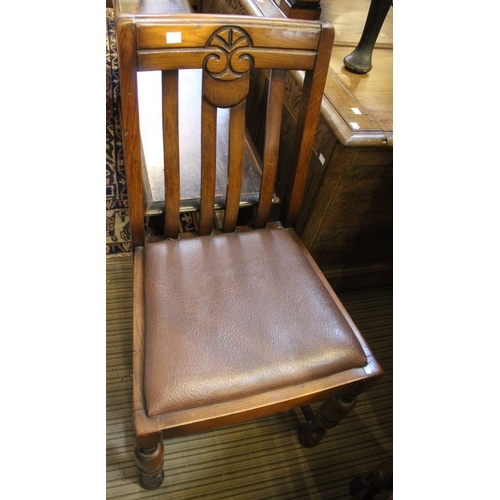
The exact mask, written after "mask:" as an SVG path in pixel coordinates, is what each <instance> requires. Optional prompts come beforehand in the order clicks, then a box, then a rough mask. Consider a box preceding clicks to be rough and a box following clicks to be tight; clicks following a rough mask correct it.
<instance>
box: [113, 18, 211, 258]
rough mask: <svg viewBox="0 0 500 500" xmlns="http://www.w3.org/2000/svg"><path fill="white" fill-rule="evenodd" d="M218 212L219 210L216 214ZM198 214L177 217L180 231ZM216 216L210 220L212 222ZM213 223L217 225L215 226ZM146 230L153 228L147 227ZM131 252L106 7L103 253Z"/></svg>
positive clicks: (191, 228) (193, 226)
mask: <svg viewBox="0 0 500 500" xmlns="http://www.w3.org/2000/svg"><path fill="white" fill-rule="evenodd" d="M217 215H219V214H217ZM198 221H199V214H198V213H192V212H186V213H183V214H181V215H180V217H179V231H180V232H196V231H197V230H198ZM216 222H218V220H216V221H214V225H215V224H216ZM216 227H217V226H216ZM147 231H148V232H151V231H153V230H152V229H151V228H147ZM130 252H132V240H131V235H130V217H129V211H128V196H127V176H126V172H125V162H124V157H123V141H122V130H121V123H120V72H119V67H118V54H117V45H116V30H115V19H114V15H113V9H108V8H107V9H106V254H107V255H113V254H123V253H125V254H127V253H130Z"/></svg>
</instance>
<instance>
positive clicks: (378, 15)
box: [344, 0, 392, 74]
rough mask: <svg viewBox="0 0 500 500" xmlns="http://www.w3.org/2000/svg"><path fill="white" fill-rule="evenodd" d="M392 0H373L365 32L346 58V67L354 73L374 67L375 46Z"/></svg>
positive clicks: (362, 72) (364, 71)
mask: <svg viewBox="0 0 500 500" xmlns="http://www.w3.org/2000/svg"><path fill="white" fill-rule="evenodd" d="M391 5H392V0H371V3H370V9H369V10H368V16H367V18H366V23H365V27H364V29H363V34H362V35H361V38H360V40H359V43H358V45H357V47H356V48H355V49H354V50H353V51H352V52H351V53H350V54H348V55H347V56H345V58H344V64H345V67H346V68H347V69H348V70H349V71H352V72H353V73H360V74H364V73H368V72H369V71H370V70H371V69H372V54H373V47H375V42H376V41H377V37H378V34H379V33H380V29H381V28H382V24H384V21H385V18H386V16H387V13H388V12H389V8H390V7H391Z"/></svg>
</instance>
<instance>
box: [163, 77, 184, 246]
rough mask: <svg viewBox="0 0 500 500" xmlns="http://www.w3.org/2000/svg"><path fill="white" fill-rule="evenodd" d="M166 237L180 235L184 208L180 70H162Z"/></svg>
mask: <svg viewBox="0 0 500 500" xmlns="http://www.w3.org/2000/svg"><path fill="white" fill-rule="evenodd" d="M162 94H163V155H164V156H163V157H164V160H163V164H164V169H165V236H166V237H167V238H177V237H178V234H179V211H180V198H181V195H180V190H181V187H180V165H179V104H178V103H179V71H178V70H172V71H162Z"/></svg>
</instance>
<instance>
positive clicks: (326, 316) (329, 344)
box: [144, 229, 367, 417]
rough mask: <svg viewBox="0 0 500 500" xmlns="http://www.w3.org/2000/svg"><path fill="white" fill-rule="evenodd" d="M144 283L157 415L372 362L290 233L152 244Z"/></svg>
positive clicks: (151, 400) (150, 401)
mask: <svg viewBox="0 0 500 500" xmlns="http://www.w3.org/2000/svg"><path fill="white" fill-rule="evenodd" d="M290 270H292V271H293V272H289V271H290ZM145 282H146V284H147V285H146V290H145V292H146V293H145V307H146V310H147V311H148V315H147V317H146V330H147V332H148V335H147V337H146V345H145V357H146V367H145V373H144V394H145V398H146V408H147V412H148V416H150V417H153V416H156V415H161V414H162V413H168V412H175V411H180V410H186V409H190V408H197V407H200V406H207V405H214V404H218V403H226V402H228V401H231V400H235V399H241V398H244V397H246V396H253V395H255V394H260V393H263V392H266V391H271V390H277V389H282V388H285V387H289V386H291V385H297V386H299V385H301V384H305V383H307V382H309V381H311V380H316V379H317V378H321V377H326V376H328V375H333V374H335V373H338V372H342V371H346V370H350V369H352V368H362V367H364V366H365V365H366V364H367V359H366V356H365V353H364V351H363V348H362V346H361V345H360V344H359V342H358V340H357V337H356V335H355V334H354V332H353V330H352V327H351V326H350V325H349V323H348V322H347V320H346V318H345V317H344V315H343V311H341V309H340V308H339V304H338V303H337V302H335V301H334V299H333V298H332V296H331V295H330V293H328V291H327V290H326V289H325V287H324V285H323V283H322V281H321V279H320V278H319V276H318V274H317V273H316V271H315V269H314V268H313V267H312V266H311V264H310V262H309V260H308V259H307V257H306V256H305V254H304V251H303V249H302V248H301V247H300V244H299V243H298V242H297V240H296V239H295V238H294V237H293V236H292V234H291V233H290V232H289V231H286V230H285V229H273V230H267V231H265V230H262V231H250V232H242V233H230V234H219V235H216V236H208V237H201V238H196V239H184V240H180V241H165V242H160V243H152V244H150V245H147V247H146V250H145ZM304 332H308V335H304Z"/></svg>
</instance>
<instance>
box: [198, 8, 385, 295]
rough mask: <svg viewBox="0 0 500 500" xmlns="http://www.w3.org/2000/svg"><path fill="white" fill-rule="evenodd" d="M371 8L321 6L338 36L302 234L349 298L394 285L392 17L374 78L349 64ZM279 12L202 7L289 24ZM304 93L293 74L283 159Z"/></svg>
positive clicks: (377, 52)
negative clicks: (349, 67) (347, 60)
mask: <svg viewBox="0 0 500 500" xmlns="http://www.w3.org/2000/svg"><path fill="white" fill-rule="evenodd" d="M369 1H370V0H360V1H359V3H356V4H353V3H352V2H348V1H347V0H336V1H335V2H333V1H331V0H324V1H323V2H322V7H323V11H322V14H321V18H322V19H325V20H329V21H332V22H333V24H334V26H335V29H336V33H337V36H336V40H335V44H334V47H333V50H332V55H331V58H330V63H329V71H328V76H327V81H326V86H325V93H324V97H323V101H322V104H321V114H320V119H319V123H318V128H317V134H316V137H315V143H314V151H313V159H312V162H311V168H310V171H309V177H308V180H307V186H306V191H305V194H304V203H303V205H302V208H301V212H300V214H299V215H298V222H297V226H296V229H297V231H298V232H299V233H300V235H301V237H302V238H303V241H304V243H305V244H306V246H307V248H308V249H309V250H310V251H311V253H312V255H313V256H314V258H315V259H316V260H317V261H318V263H320V266H321V269H322V271H323V272H324V273H325V275H326V276H327V278H328V279H329V280H330V283H331V284H332V285H333V286H334V287H335V288H336V289H339V290H345V291H347V290H354V289H360V288H366V287H373V286H390V285H391V283H392V172H393V163H392V147H393V131H392V129H393V123H392V9H391V10H390V11H389V13H388V15H387V17H386V19H385V21H384V24H383V26H382V29H381V31H380V35H379V37H378V39H377V43H376V44H375V48H374V50H373V61H374V68H373V70H372V71H371V72H370V73H369V74H365V75H358V74H354V73H352V72H350V71H347V69H346V68H345V67H344V64H343V59H344V57H345V56H346V55H347V54H348V53H350V52H351V51H352V50H353V48H354V47H356V45H357V43H358V41H359V37H360V36H361V31H362V29H363V26H364V22H365V17H366V12H367V9H368V7H369ZM275 7H276V6H275V4H274V2H273V0H263V1H260V2H254V1H253V0H236V1H233V0H204V3H203V8H204V9H207V10H208V11H210V12H223V13H235V12H237V13H239V14H247V15H248V14H251V15H261V16H284V14H283V13H282V12H281V11H280V10H279V9H277V10H276V9H275ZM350 12H352V13H353V14H352V17H350ZM302 86H303V78H302V75H300V74H299V73H295V72H289V75H288V78H287V92H286V99H285V108H284V110H283V128H282V136H283V141H282V148H281V150H280V155H281V156H282V157H283V158H286V157H287V156H288V149H289V148H290V147H291V145H292V144H293V132H292V131H293V129H294V127H295V124H296V123H297V116H298V115H297V110H296V103H297V102H299V101H300V96H301V92H302ZM282 163H284V164H286V163H287V162H286V160H284V161H283V162H282ZM287 177H288V172H287V171H286V169H282V170H279V171H278V180H277V189H276V194H277V196H283V192H284V191H283V189H284V188H283V186H284V185H285V184H286V179H287ZM346 207H349V211H346Z"/></svg>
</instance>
